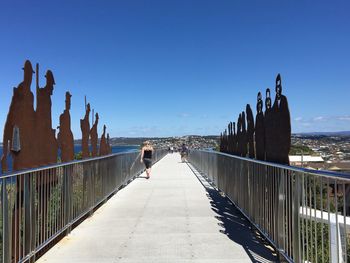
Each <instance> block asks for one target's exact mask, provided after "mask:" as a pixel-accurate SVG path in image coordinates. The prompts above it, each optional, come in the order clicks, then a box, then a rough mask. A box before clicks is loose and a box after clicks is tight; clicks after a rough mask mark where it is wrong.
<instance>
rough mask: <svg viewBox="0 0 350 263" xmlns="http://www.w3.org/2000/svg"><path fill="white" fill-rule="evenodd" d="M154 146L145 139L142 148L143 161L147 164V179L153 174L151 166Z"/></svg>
mask: <svg viewBox="0 0 350 263" xmlns="http://www.w3.org/2000/svg"><path fill="white" fill-rule="evenodd" d="M153 151H154V150H153V147H152V145H151V143H150V142H149V141H145V142H144V143H143V146H142V149H141V162H143V163H144V164H145V166H146V175H147V177H146V178H147V179H149V177H150V175H151V167H152V154H153Z"/></svg>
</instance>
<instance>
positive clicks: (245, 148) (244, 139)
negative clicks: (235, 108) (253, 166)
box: [241, 111, 248, 157]
mask: <svg viewBox="0 0 350 263" xmlns="http://www.w3.org/2000/svg"><path fill="white" fill-rule="evenodd" d="M241 121H242V132H241V140H242V155H241V156H242V157H247V153H248V142H247V130H246V122H245V112H244V111H242V117H241Z"/></svg>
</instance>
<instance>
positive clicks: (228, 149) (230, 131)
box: [227, 122, 233, 154]
mask: <svg viewBox="0 0 350 263" xmlns="http://www.w3.org/2000/svg"><path fill="white" fill-rule="evenodd" d="M227 140H228V141H227V153H229V154H232V145H233V144H232V122H230V123H229V124H228V136H227Z"/></svg>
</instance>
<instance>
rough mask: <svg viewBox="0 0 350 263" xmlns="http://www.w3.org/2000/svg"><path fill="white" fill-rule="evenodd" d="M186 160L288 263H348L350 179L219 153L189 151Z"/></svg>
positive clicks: (349, 176) (336, 174)
mask: <svg viewBox="0 0 350 263" xmlns="http://www.w3.org/2000/svg"><path fill="white" fill-rule="evenodd" d="M188 160H189V162H190V163H191V164H192V165H193V166H194V167H196V168H197V169H198V170H199V171H200V172H202V173H204V174H205V175H207V176H208V177H209V178H210V181H211V182H212V183H213V184H214V185H215V186H216V187H217V188H218V189H219V190H220V191H222V192H224V193H225V195H226V196H228V198H230V199H231V201H232V202H233V203H234V204H235V205H236V206H237V208H238V209H239V210H240V211H241V212H242V213H243V214H244V215H245V216H246V217H247V219H248V220H249V221H250V222H251V223H252V224H254V225H255V227H257V229H258V230H259V231H260V232H261V233H262V234H263V235H264V236H265V237H266V238H267V240H269V241H270V242H271V243H272V245H273V246H275V248H276V250H277V251H278V252H279V253H280V255H281V257H283V258H284V259H285V260H287V261H289V262H332V263H335V262H347V259H348V251H347V250H348V249H349V246H348V243H349V241H350V240H349V233H348V229H350V223H349V222H350V217H349V218H348V217H347V216H348V215H347V211H349V210H350V199H349V198H347V196H349V195H348V194H347V191H348V189H350V175H346V174H342V173H335V172H329V171H315V170H308V169H304V168H297V167H290V166H285V165H279V164H273V163H268V162H263V161H257V160H253V159H248V158H243V157H238V156H233V155H229V154H224V153H219V152H215V151H199V150H194V151H190V154H189V157H188ZM213 160H215V162H214V161H213ZM211 166H216V167H211ZM347 199H349V200H347Z"/></svg>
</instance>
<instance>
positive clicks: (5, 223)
mask: <svg viewBox="0 0 350 263" xmlns="http://www.w3.org/2000/svg"><path fill="white" fill-rule="evenodd" d="M1 186H2V187H1V192H2V195H1V205H2V262H3V263H10V262H11V250H10V249H11V236H10V232H9V231H10V226H9V219H8V214H9V213H8V196H7V189H6V179H2V184H1Z"/></svg>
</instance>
